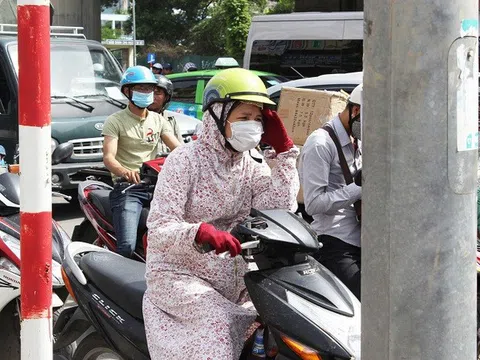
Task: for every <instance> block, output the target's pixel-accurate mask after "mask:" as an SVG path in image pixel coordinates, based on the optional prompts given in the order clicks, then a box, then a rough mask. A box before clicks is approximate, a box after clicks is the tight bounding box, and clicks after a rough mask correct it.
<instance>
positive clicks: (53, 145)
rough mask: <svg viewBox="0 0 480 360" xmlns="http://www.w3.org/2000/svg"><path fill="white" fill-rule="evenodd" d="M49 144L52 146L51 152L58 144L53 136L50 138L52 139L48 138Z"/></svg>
mask: <svg viewBox="0 0 480 360" xmlns="http://www.w3.org/2000/svg"><path fill="white" fill-rule="evenodd" d="M50 144H51V145H50V146H51V147H52V153H53V151H54V150H55V149H56V148H57V146H58V141H57V140H55V139H54V138H52V139H51V140H50Z"/></svg>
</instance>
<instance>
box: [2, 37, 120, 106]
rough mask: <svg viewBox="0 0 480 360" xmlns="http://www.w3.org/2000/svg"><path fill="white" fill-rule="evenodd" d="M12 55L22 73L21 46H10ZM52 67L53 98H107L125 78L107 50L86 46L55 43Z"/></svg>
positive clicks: (52, 47)
mask: <svg viewBox="0 0 480 360" xmlns="http://www.w3.org/2000/svg"><path fill="white" fill-rule="evenodd" d="M8 54H9V55H10V58H11V60H12V63H13V66H14V68H15V70H16V72H17V74H18V45H16V44H12V45H9V46H8ZM50 66H51V71H50V74H51V93H52V96H78V97H81V96H94V95H99V94H100V95H101V94H104V95H106V94H108V89H109V88H112V87H119V85H120V79H121V76H122V73H121V71H120V69H119V68H118V66H117V65H116V63H115V62H114V60H113V57H112V56H111V55H109V54H108V53H107V52H106V51H105V49H102V48H98V47H89V46H88V45H85V44H74V43H67V42H58V43H57V42H52V44H51V51H50Z"/></svg>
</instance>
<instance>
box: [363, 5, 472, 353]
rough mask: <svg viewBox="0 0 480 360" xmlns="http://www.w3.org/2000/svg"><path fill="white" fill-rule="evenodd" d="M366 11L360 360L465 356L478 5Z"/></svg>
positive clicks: (391, 7) (468, 328) (469, 315)
mask: <svg viewBox="0 0 480 360" xmlns="http://www.w3.org/2000/svg"><path fill="white" fill-rule="evenodd" d="M364 16H365V23H364V26H365V28H364V30H365V31H364V34H365V35H364V37H365V42H364V97H365V100H364V106H363V109H362V110H363V119H364V120H363V125H364V128H363V138H362V140H363V141H362V142H363V175H364V181H363V193H362V198H363V214H362V215H363V216H362V359H368V360H399V359H409V360H420V359H421V360H424V359H435V360H441V359H445V360H447V359H448V360H453V359H458V360H469V359H471V360H473V359H475V354H476V352H475V348H476V336H475V334H476V311H475V304H476V300H475V289H476V284H475V281H476V271H475V239H476V238H475V234H476V231H475V229H476V217H475V214H476V201H475V200H476V193H475V190H476V170H477V143H476V140H475V139H476V131H477V117H478V112H477V109H478V52H477V38H478V36H477V33H478V20H477V18H478V3H477V1H476V0H449V1H447V0H444V1H438V0H436V1H433V0H426V1H418V0H404V1H387V0H368V1H365V13H364Z"/></svg>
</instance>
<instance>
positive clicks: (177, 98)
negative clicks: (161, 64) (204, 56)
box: [167, 69, 288, 120]
mask: <svg viewBox="0 0 480 360" xmlns="http://www.w3.org/2000/svg"><path fill="white" fill-rule="evenodd" d="M220 71H221V69H215V70H200V71H190V72H184V73H178V74H170V75H167V78H169V79H170V80H171V81H172V83H173V96H172V102H171V103H170V105H169V106H168V110H170V111H174V112H177V113H181V114H185V115H190V116H193V117H196V118H197V119H200V120H201V119H202V117H203V110H202V100H203V90H204V89H205V86H206V85H207V83H208V81H209V80H210V79H211V78H212V77H214V76H215V75H216V74H218V73H219V72H220ZM254 73H256V74H257V75H258V76H259V77H260V78H261V79H262V81H263V82H264V84H265V86H266V87H267V88H269V87H271V86H274V85H277V84H279V83H282V82H284V81H287V80H288V79H287V78H285V77H283V76H279V75H275V74H271V73H267V72H262V71H254Z"/></svg>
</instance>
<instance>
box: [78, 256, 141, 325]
mask: <svg viewBox="0 0 480 360" xmlns="http://www.w3.org/2000/svg"><path fill="white" fill-rule="evenodd" d="M79 266H80V269H82V271H83V272H84V274H85V276H86V277H87V279H88V280H89V281H91V282H92V283H94V284H95V285H96V286H97V287H98V289H99V290H100V291H102V292H103V293H104V294H105V295H106V296H107V297H108V298H109V299H110V300H111V301H112V302H114V303H115V304H117V305H118V306H119V307H120V308H122V309H123V310H124V311H126V312H127V313H129V314H130V315H132V316H133V317H135V318H137V319H139V320H143V314H142V300H143V294H144V293H145V291H146V290H147V283H146V281H145V263H142V262H139V261H135V260H132V259H127V258H124V257H120V256H118V255H116V254H114V253H106V252H89V253H87V254H86V255H84V256H83V257H82V258H81V260H80V264H79Z"/></svg>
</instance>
